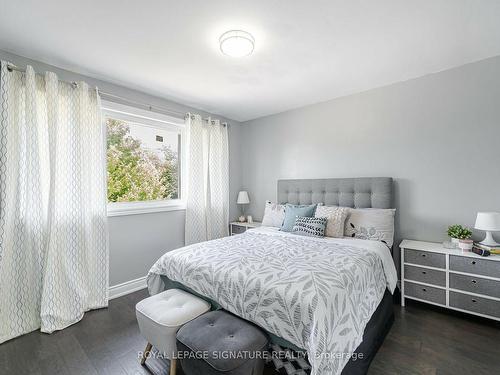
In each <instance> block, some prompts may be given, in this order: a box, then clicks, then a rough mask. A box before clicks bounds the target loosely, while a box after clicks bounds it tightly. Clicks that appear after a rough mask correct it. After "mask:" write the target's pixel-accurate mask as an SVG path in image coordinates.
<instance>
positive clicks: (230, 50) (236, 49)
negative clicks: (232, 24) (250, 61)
mask: <svg viewBox="0 0 500 375" xmlns="http://www.w3.org/2000/svg"><path fill="white" fill-rule="evenodd" d="M219 44H220V50H221V52H222V53H223V54H224V55H228V56H231V57H244V56H248V55H250V54H251V53H252V52H253V49H254V45H255V39H254V38H253V36H252V34H250V33H247V32H246V31H243V30H230V31H227V32H225V33H224V34H222V35H221V36H220V38H219Z"/></svg>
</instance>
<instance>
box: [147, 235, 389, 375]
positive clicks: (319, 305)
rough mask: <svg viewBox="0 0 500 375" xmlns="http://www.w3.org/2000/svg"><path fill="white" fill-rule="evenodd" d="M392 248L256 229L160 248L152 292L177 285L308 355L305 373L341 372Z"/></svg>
mask: <svg viewBox="0 0 500 375" xmlns="http://www.w3.org/2000/svg"><path fill="white" fill-rule="evenodd" d="M396 280H397V276H396V270H395V267H394V263H393V261H392V257H391V255H390V250H389V249H388V248H387V246H385V245H384V244H382V243H380V242H376V241H367V240H357V239H333V238H310V237H304V236H297V235H294V234H290V233H284V232H280V231H277V230H274V229H272V228H260V229H258V230H251V231H247V232H246V233H244V234H241V235H238V236H233V237H225V238H221V239H218V240H213V241H208V242H203V243H199V244H195V245H190V246H186V247H184V248H181V249H177V250H174V251H171V252H169V253H166V254H165V255H164V256H163V257H162V258H160V259H159V260H158V261H157V262H156V263H155V265H154V266H153V267H152V268H151V270H150V272H149V274H148V288H149V291H150V293H151V294H155V293H158V292H160V291H162V290H165V289H166V288H168V287H169V286H171V285H168V284H169V283H178V284H179V285H182V286H183V287H185V288H187V289H189V290H190V291H192V292H193V293H195V294H198V295H200V296H203V297H205V298H208V299H209V300H211V301H214V302H215V303H216V304H217V305H218V306H220V307H222V308H224V309H226V310H228V311H230V312H232V313H234V314H236V315H238V316H240V317H242V318H243V319H246V320H249V321H251V322H253V323H255V324H257V325H258V326H260V327H262V328H263V329H265V330H266V331H267V332H269V333H271V334H272V335H273V336H275V337H277V338H281V339H283V340H284V341H285V342H287V343H290V344H292V345H293V346H295V347H297V348H303V349H305V350H306V351H307V353H308V359H309V362H310V363H311V367H312V370H311V374H313V375H314V374H340V373H341V372H342V370H343V369H344V367H345V366H346V364H347V363H348V362H349V361H350V360H351V359H352V356H353V353H355V351H356V349H357V348H358V347H359V345H360V344H361V343H362V342H363V335H364V332H365V328H366V326H367V325H368V323H369V321H370V319H371V318H372V316H373V314H374V312H375V311H376V310H377V308H378V306H379V305H380V302H381V301H382V299H383V297H384V294H385V292H386V290H389V291H390V292H391V293H392V292H393V291H394V289H395V286H396Z"/></svg>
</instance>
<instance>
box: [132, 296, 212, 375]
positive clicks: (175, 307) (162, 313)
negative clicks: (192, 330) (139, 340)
mask: <svg viewBox="0 0 500 375" xmlns="http://www.w3.org/2000/svg"><path fill="white" fill-rule="evenodd" d="M208 310H210V304H209V303H208V302H206V301H204V300H202V299H201V298H198V297H196V296H194V295H192V294H190V293H188V292H185V291H183V290H180V289H169V290H166V291H164V292H162V293H159V294H156V295H154V296H151V297H148V298H146V299H143V300H142V301H141V302H139V303H138V304H137V305H136V306H135V312H136V316H137V322H138V323H139V329H140V331H141V334H142V335H143V336H144V338H145V339H146V340H147V341H148V345H147V346H146V350H145V351H144V355H143V357H142V359H141V364H142V365H144V363H145V362H146V359H147V357H148V356H149V353H150V352H151V347H152V346H154V347H155V348H156V349H158V351H159V352H160V353H162V354H163V355H164V356H165V357H166V358H168V359H170V375H175V372H176V360H175V354H176V352H177V347H176V334H177V331H178V330H179V328H180V327H182V326H183V325H184V324H185V323H187V322H189V321H191V320H193V319H194V318H196V317H198V316H200V315H201V314H204V313H205V312H207V311H208Z"/></svg>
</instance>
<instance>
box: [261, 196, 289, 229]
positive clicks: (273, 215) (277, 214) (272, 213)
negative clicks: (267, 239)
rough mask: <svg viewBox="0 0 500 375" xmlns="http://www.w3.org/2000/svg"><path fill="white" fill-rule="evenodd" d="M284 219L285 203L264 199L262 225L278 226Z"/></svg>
mask: <svg viewBox="0 0 500 375" xmlns="http://www.w3.org/2000/svg"><path fill="white" fill-rule="evenodd" d="M284 219H285V205H283V204H276V203H272V202H270V201H266V208H265V209H264V218H263V219H262V225H263V226H265V227H276V228H280V227H281V225H282V224H283V220H284Z"/></svg>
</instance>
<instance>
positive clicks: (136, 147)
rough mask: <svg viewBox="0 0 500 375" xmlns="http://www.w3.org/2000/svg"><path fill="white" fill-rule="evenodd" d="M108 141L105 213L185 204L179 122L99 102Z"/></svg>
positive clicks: (181, 123)
mask: <svg viewBox="0 0 500 375" xmlns="http://www.w3.org/2000/svg"><path fill="white" fill-rule="evenodd" d="M103 108H104V111H103V112H104V121H105V125H106V133H107V136H106V141H107V177H108V178H107V181H108V182H107V183H108V214H109V215H110V216H114V215H125V214H134V213H146V212H155V211H166V210H172V209H182V208H184V205H183V202H182V198H183V194H182V182H183V178H182V177H183V151H184V147H183V141H184V122H183V120H181V119H176V118H171V117H169V116H165V115H162V114H157V113H154V112H149V111H143V110H140V109H137V108H133V107H128V106H123V105H119V104H115V103H103Z"/></svg>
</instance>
